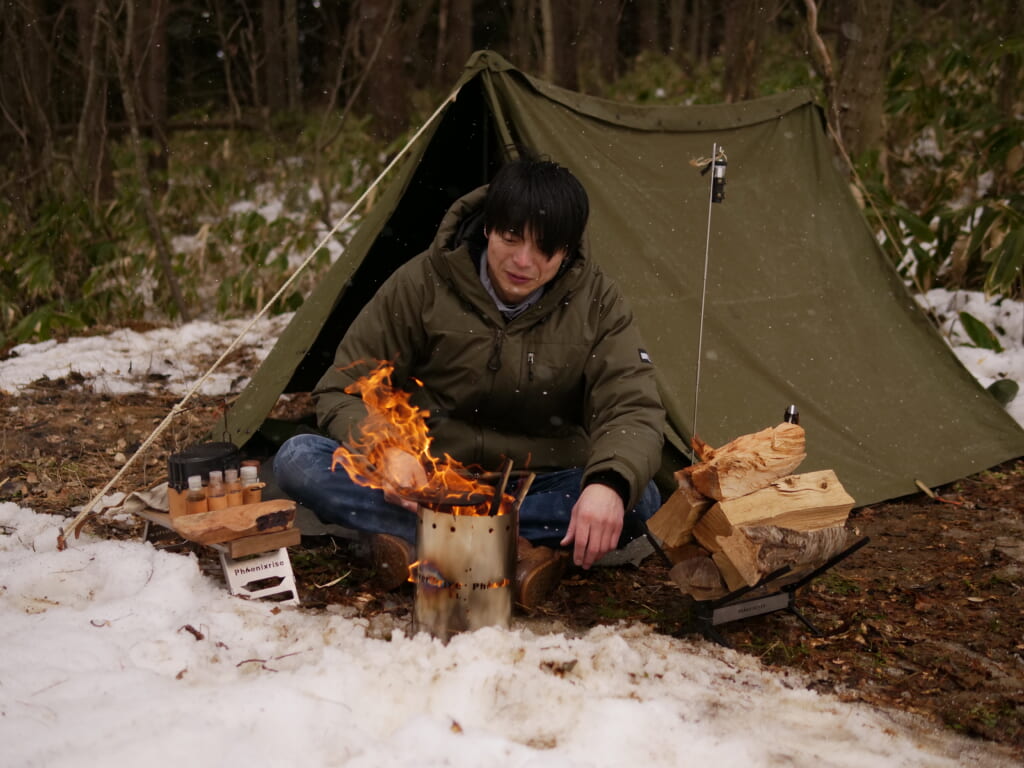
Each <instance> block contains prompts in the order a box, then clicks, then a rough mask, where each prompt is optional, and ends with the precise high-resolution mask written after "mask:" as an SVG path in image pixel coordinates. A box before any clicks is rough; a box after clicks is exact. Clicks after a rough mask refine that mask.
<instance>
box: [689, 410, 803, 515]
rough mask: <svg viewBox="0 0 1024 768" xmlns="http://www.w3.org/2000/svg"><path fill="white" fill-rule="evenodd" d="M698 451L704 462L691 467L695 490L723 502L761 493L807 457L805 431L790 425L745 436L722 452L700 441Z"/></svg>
mask: <svg viewBox="0 0 1024 768" xmlns="http://www.w3.org/2000/svg"><path fill="white" fill-rule="evenodd" d="M694 447H695V449H696V450H698V455H699V456H700V458H701V459H702V461H701V463H699V464H695V465H693V466H692V467H688V470H689V473H690V479H691V480H692V482H693V486H694V487H695V488H696V489H697V491H698V492H700V493H701V494H703V495H704V496H708V497H710V498H712V499H717V500H719V501H724V500H727V499H735V498H738V497H740V496H746V495H747V494H750V493H753V492H754V491H757V490H760V489H761V488H764V487H765V486H767V485H768V484H769V483H771V482H773V481H774V480H778V479H779V478H780V477H785V476H786V475H789V474H791V473H792V472H793V471H794V470H795V469H796V468H797V467H798V466H800V462H802V461H803V460H804V459H805V458H806V457H807V453H806V451H805V438H804V430H803V427H801V426H800V425H799V424H790V423H789V422H783V423H782V424H779V425H778V426H777V427H768V428H767V429H762V430H761V431H760V432H755V433H753V434H750V435H741V436H740V437H737V438H736V439H735V440H733V441H732V442H730V443H726V444H725V445H723V446H722V447H721V448H708V447H707V445H706V444H705V443H699V444H698V442H697V441H696V439H695V443H694Z"/></svg>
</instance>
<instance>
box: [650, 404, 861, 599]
mask: <svg viewBox="0 0 1024 768" xmlns="http://www.w3.org/2000/svg"><path fill="white" fill-rule="evenodd" d="M693 447H694V450H695V452H696V454H697V457H698V458H699V460H700V461H699V462H697V463H695V464H693V465H691V466H689V467H686V468H684V469H682V470H680V471H679V472H676V474H675V478H676V481H677V483H678V486H679V487H678V489H677V490H676V491H675V492H674V493H673V494H672V495H671V496H670V497H669V499H668V500H667V501H666V502H665V504H664V505H663V506H662V507H661V509H659V510H658V512H657V513H656V514H655V515H654V516H653V517H652V518H651V519H650V520H649V521H648V523H647V526H648V529H649V530H650V532H651V533H652V534H653V535H654V536H655V537H656V538H657V539H658V541H659V542H660V544H661V547H662V549H663V550H664V552H665V554H666V555H667V556H668V558H669V560H671V561H672V563H673V567H672V570H671V572H670V575H671V577H672V579H673V581H675V583H676V584H677V585H678V586H679V588H680V589H681V590H682V591H683V593H684V594H687V595H690V596H691V597H693V598H694V599H696V600H713V599H716V598H718V597H723V596H725V595H727V594H728V593H730V592H733V591H735V590H737V589H741V588H743V587H753V586H755V585H757V584H758V583H759V582H761V581H762V580H763V579H764V577H765V576H768V575H770V574H773V573H777V572H779V571H780V570H781V569H783V568H787V567H788V568H789V571H788V573H799V572H802V571H807V570H810V569H811V568H812V567H815V566H817V565H818V564H820V563H823V562H825V561H826V560H828V559H829V558H830V557H832V556H833V555H835V554H838V553H839V552H841V551H842V550H843V549H845V548H846V547H847V546H848V545H849V544H850V542H851V540H852V538H853V537H854V534H853V532H851V531H849V530H848V529H847V528H846V520H847V517H848V516H849V513H850V510H851V509H852V508H853V505H854V500H853V499H852V498H851V497H850V496H849V495H848V494H847V493H846V491H845V490H844V489H843V487H842V485H841V484H840V482H839V478H837V477H836V474H835V472H833V471H832V470H822V471H818V472H808V473H806V474H792V473H793V471H794V470H796V468H797V467H798V466H799V465H800V463H801V462H802V461H803V460H804V458H806V456H807V454H806V452H805V434H804V430H803V428H802V427H801V426H800V425H799V424H791V423H789V422H784V423H782V424H779V425H778V426H776V427H769V428H767V429H763V430H761V431H760V432H755V433H754V434H750V435H743V436H741V437H738V438H736V439H735V440H733V441H732V442H730V443H728V444H726V445H724V446H722V447H721V448H717V449H715V448H711V447H709V446H708V445H706V444H705V443H703V442H702V441H701V440H700V439H699V438H694V446H693Z"/></svg>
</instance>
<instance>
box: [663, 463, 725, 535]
mask: <svg viewBox="0 0 1024 768" xmlns="http://www.w3.org/2000/svg"><path fill="white" fill-rule="evenodd" d="M687 469H689V468H687ZM675 478H676V482H677V483H678V484H679V487H678V488H677V489H676V490H675V491H673V492H672V495H671V496H669V497H668V499H667V500H666V501H665V503H664V504H662V505H661V508H660V509H659V510H658V511H657V512H655V513H654V515H653V516H652V517H651V519H650V520H648V521H647V530H648V531H650V532H651V534H652V535H654V537H655V538H657V539H658V541H660V542H661V546H662V548H663V549H675V548H676V547H681V546H683V545H684V544H688V543H689V542H691V541H693V526H695V525H696V524H697V521H698V520H699V519H700V516H701V515H703V514H704V512H706V511H707V509H708V508H709V507H710V506H711V504H712V503H713V502H712V500H711V499H709V498H707V497H706V496H703V495H702V494H701V493H700V492H699V491H697V489H696V488H694V487H693V484H692V483H691V482H690V477H689V473H688V472H687V471H686V470H680V471H678V472H676V473H675Z"/></svg>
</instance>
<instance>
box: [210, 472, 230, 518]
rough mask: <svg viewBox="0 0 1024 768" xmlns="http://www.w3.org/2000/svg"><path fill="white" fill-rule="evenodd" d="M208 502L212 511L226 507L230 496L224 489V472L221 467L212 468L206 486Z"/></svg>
mask: <svg viewBox="0 0 1024 768" xmlns="http://www.w3.org/2000/svg"><path fill="white" fill-rule="evenodd" d="M206 504H207V506H208V507H209V509H210V511H211V512H213V511H214V510H217V509H226V508H227V506H228V497H227V494H226V493H225V490H224V473H223V472H221V471H220V470H219V469H213V470H210V482H209V484H208V485H207V486H206Z"/></svg>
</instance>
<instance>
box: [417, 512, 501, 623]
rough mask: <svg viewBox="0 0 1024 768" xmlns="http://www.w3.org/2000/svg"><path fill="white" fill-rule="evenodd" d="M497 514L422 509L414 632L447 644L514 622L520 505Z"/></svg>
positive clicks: (418, 532)
mask: <svg viewBox="0 0 1024 768" xmlns="http://www.w3.org/2000/svg"><path fill="white" fill-rule="evenodd" d="M502 506H503V508H504V507H508V509H507V511H505V510H504V509H503V510H502V512H501V513H500V514H495V515H468V514H455V511H456V510H457V509H458V508H457V507H451V506H449V507H442V506H439V507H438V508H437V509H432V508H430V507H426V506H422V507H420V521H419V528H418V529H417V535H416V552H417V556H418V558H419V559H418V561H417V563H416V564H415V566H414V567H413V569H412V578H413V580H414V581H415V583H416V604H415V629H416V631H422V632H428V633H430V634H431V635H433V636H434V637H437V638H440V639H441V640H444V641H446V642H447V641H448V639H449V638H451V636H452V635H454V634H457V633H459V632H466V631H472V630H474V629H479V628H481V627H489V626H496V627H502V628H505V629H507V628H508V626H509V623H510V622H511V619H512V600H513V592H512V590H513V588H514V586H515V568H516V544H517V541H518V537H519V514H518V508H519V504H518V502H517V503H516V504H511V505H502Z"/></svg>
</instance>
